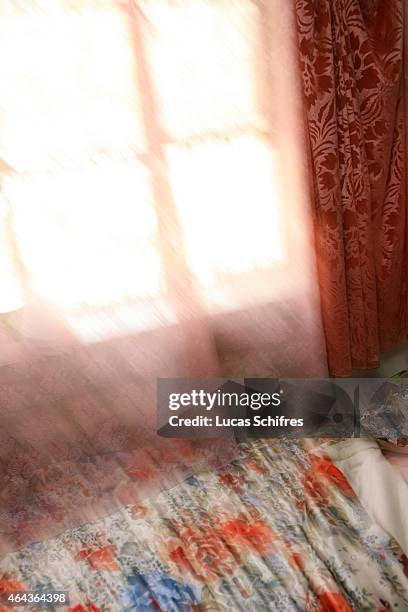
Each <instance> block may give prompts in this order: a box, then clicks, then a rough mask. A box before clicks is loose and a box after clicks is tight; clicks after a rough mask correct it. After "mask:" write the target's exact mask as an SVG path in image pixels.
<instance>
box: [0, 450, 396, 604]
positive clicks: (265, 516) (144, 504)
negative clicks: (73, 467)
mask: <svg viewBox="0 0 408 612" xmlns="http://www.w3.org/2000/svg"><path fill="white" fill-rule="evenodd" d="M51 589H54V590H62V591H68V592H69V597H70V603H69V606H67V607H66V608H65V609H67V610H70V611H71V612H97V611H100V612H107V611H112V612H113V611H125V612H130V611H137V612H144V611H146V612H147V611H151V610H156V611H157V610H163V611H166V612H171V611H182V612H187V611H197V612H198V611H200V612H201V611H204V610H205V611H207V610H217V611H218V610H221V611H224V610H225V611H227V610H228V611H229V610H254V611H257V610H274V611H275V610H276V611H284V612H287V611H299V610H300V611H304V610H305V611H321V612H323V611H324V612H330V611H336V612H346V611H351V610H375V611H377V612H383V611H386V610H398V611H400V612H401V611H403V610H408V559H407V557H406V555H405V553H404V552H403V550H402V548H401V547H400V545H399V544H398V543H397V541H396V540H395V539H393V537H392V536H390V535H389V534H388V533H387V531H386V530H385V529H384V528H383V527H381V526H380V525H379V524H378V522H377V521H375V520H373V518H371V517H370V515H369V514H368V512H367V511H366V510H365V509H364V507H363V505H362V504H361V503H360V501H359V499H358V498H357V497H356V495H355V493H354V490H353V489H352V488H351V486H350V484H349V482H348V480H346V478H345V476H344V475H343V472H341V471H340V470H339V469H338V467H336V465H335V464H334V463H333V462H332V461H331V460H330V458H329V456H328V454H327V453H326V452H322V451H321V450H319V451H317V452H316V450H315V449H308V445H307V444H306V443H305V442H300V441H288V440H269V441H265V440H256V441H250V442H242V443H240V446H239V456H238V457H237V459H236V460H234V461H233V462H231V463H229V464H228V465H226V466H223V467H220V468H218V469H217V470H214V469H207V470H201V471H200V472H199V473H196V474H194V475H192V476H190V477H189V478H187V479H186V480H184V482H182V483H179V484H178V485H177V486H175V487H173V488H171V489H168V490H163V491H161V492H160V493H158V494H156V495H155V496H150V497H149V496H146V495H143V496H140V497H139V499H136V498H135V499H134V500H133V503H129V504H127V505H125V506H123V507H122V508H121V509H120V510H118V511H116V512H114V513H112V514H110V515H108V516H106V517H105V518H102V519H98V520H95V521H90V522H88V523H86V524H83V525H82V526H80V527H77V528H75V529H70V530H65V531H63V532H62V533H60V534H59V535H57V536H56V537H53V538H51V539H48V540H44V541H38V542H33V543H31V544H30V545H28V546H25V547H22V548H20V549H19V550H15V551H12V552H9V553H8V554H6V555H5V556H4V558H3V559H2V561H1V563H0V591H3V592H10V591H19V590H20V591H21V590H36V591H47V590H51ZM7 609H8V608H7V607H5V606H3V607H2V608H0V610H1V612H5V610H7ZM25 609H27V610H29V609H30V607H29V606H28V607H26V608H25Z"/></svg>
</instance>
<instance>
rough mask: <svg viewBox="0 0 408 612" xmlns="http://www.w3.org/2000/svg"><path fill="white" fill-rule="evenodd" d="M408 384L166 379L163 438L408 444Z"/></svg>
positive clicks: (161, 398)
mask: <svg viewBox="0 0 408 612" xmlns="http://www.w3.org/2000/svg"><path fill="white" fill-rule="evenodd" d="M407 417H408V380H407V379H391V380H390V379H379V378H361V379H356V378H342V379H267V378H240V379H188V378H177V379H170V378H162V379H159V380H158V422H157V432H158V434H159V435H161V436H164V437H169V438H199V437H233V436H239V437H252V438H265V437H271V438H273V437H279V436H289V437H294V438H299V437H306V438H314V437H320V436H324V437H325V436H329V437H333V438H351V437H360V436H371V437H375V438H405V437H408V418H407Z"/></svg>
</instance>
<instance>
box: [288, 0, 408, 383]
mask: <svg viewBox="0 0 408 612" xmlns="http://www.w3.org/2000/svg"><path fill="white" fill-rule="evenodd" d="M297 26H298V36H299V48H300V55H301V70H302V76H303V88H304V95H305V102H306V115H307V125H308V132H309V140H310V151H311V166H312V167H311V175H312V176H313V177H314V178H313V181H314V185H313V188H314V202H315V207H314V210H315V215H314V216H315V219H314V220H315V234H316V245H317V246H316V248H317V260H318V271H319V282H320V291H321V303H322V314H323V322H324V327H325V334H326V342H327V352H328V359H329V367H330V370H331V372H332V373H333V374H336V375H339V376H346V375H349V374H350V373H351V372H352V370H353V369H360V368H375V367H377V366H378V364H379V355H380V352H381V351H387V350H389V349H391V348H392V347H394V346H395V345H396V344H397V343H398V342H400V341H402V340H405V339H406V338H407V329H408V325H407V300H408V298H407V284H408V265H407V260H408V249H407V202H406V197H405V176H406V166H405V160H406V153H405V136H404V122H405V115H406V111H405V110H404V93H403V61H402V57H403V2H402V0H297Z"/></svg>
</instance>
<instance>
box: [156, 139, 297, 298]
mask: <svg viewBox="0 0 408 612" xmlns="http://www.w3.org/2000/svg"><path fill="white" fill-rule="evenodd" d="M167 154H168V160H169V165H170V172H171V180H172V187H173V190H174V194H175V198H176V203H177V208H178V212H179V215H180V219H181V223H182V227H183V229H184V235H185V240H186V247H187V253H188V258H189V264H190V265H191V268H192V270H193V272H194V274H195V276H196V277H197V279H198V281H199V283H200V284H201V286H203V287H205V288H208V287H214V286H216V285H222V284H223V283H225V282H228V281H229V280H231V279H233V278H234V277H236V278H238V279H239V278H241V284H242V282H243V281H242V279H243V276H242V273H245V272H252V273H253V272H254V271H256V270H268V269H270V268H271V267H272V266H273V265H274V264H276V262H277V261H279V260H280V261H283V260H284V258H285V256H286V255H285V252H284V248H283V243H282V235H283V232H282V227H281V218H280V216H279V211H278V206H277V199H278V197H279V194H278V181H277V159H276V154H275V153H274V152H273V151H272V150H271V149H270V147H269V146H268V145H267V144H265V143H264V142H262V140H260V139H259V138H257V137H256V136H246V137H240V138H236V139H233V140H231V141H230V142H225V141H224V142H223V141H216V140H214V141H208V142H206V143H203V144H197V145H194V146H193V147H189V148H181V147H177V146H169V147H168V148H167ZM269 283H271V277H270V276H269ZM205 295H208V292H205Z"/></svg>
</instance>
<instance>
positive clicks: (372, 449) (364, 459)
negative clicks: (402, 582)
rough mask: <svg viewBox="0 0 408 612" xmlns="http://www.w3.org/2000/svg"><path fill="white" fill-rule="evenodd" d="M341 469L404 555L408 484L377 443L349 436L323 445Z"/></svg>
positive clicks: (407, 545)
mask: <svg viewBox="0 0 408 612" xmlns="http://www.w3.org/2000/svg"><path fill="white" fill-rule="evenodd" d="M323 448H324V450H325V452H326V453H327V454H328V455H329V456H330V458H331V459H332V461H333V462H334V463H335V464H336V465H337V467H338V468H339V469H340V470H341V471H342V472H343V474H344V475H345V477H346V478H347V480H348V482H349V483H350V485H351V486H352V487H353V489H354V491H355V493H356V495H357V496H358V498H359V499H360V502H361V504H362V506H363V507H364V508H365V510H366V511H367V512H368V514H369V515H370V516H371V517H372V518H373V520H374V521H375V522H376V523H377V524H378V525H380V526H381V527H382V528H383V529H384V530H385V531H386V532H387V533H388V534H390V535H391V536H393V537H394V538H395V539H396V540H397V542H398V543H399V544H400V546H401V548H402V550H403V551H404V552H405V554H407V555H408V485H407V483H406V482H405V481H404V479H403V478H402V476H401V475H400V473H399V472H398V471H397V469H395V468H394V467H393V466H392V465H390V464H389V463H388V461H387V460H386V459H385V457H384V455H383V454H382V452H381V449H380V447H379V446H378V444H377V442H376V441H375V440H372V439H367V438H352V439H350V440H345V441H339V442H338V443H337V444H332V445H330V444H323Z"/></svg>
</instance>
